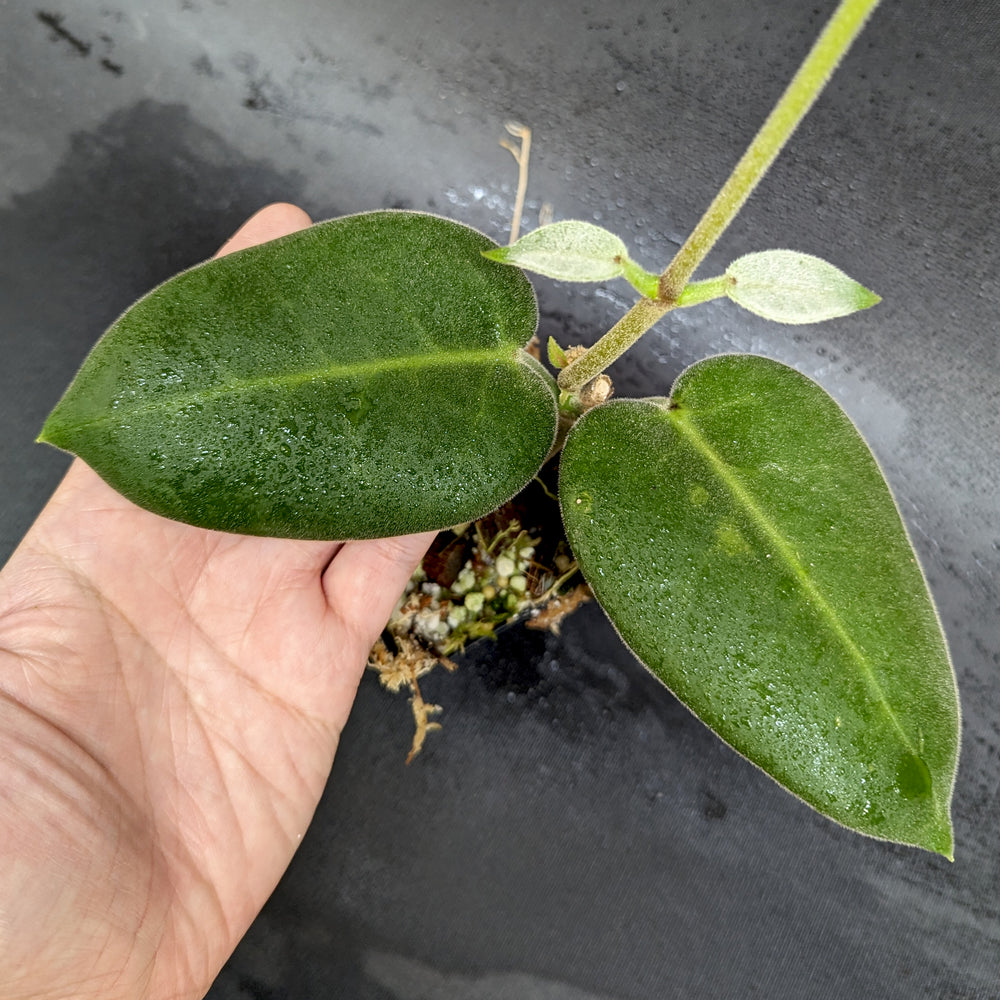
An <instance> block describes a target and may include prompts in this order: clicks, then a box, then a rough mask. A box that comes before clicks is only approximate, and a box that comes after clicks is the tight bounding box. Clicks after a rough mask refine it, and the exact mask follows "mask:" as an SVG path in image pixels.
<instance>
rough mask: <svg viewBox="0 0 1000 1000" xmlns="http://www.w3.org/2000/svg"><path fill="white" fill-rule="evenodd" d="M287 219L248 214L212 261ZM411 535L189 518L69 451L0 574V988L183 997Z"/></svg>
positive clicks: (313, 792) (255, 905) (281, 842)
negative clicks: (338, 533) (142, 498)
mask: <svg viewBox="0 0 1000 1000" xmlns="http://www.w3.org/2000/svg"><path fill="white" fill-rule="evenodd" d="M307 223H308V218H307V217H306V216H305V215H304V214H303V213H302V212H301V211H299V210H298V209H295V208H293V207H292V206H287V205H276V206H271V207H270V208H268V209H265V210H264V211H263V212H261V213H259V214H258V215H257V216H255V217H254V218H253V219H252V220H250V222H248V223H247V224H246V226H244V227H243V229H242V230H241V231H240V232H239V233H238V234H237V235H236V236H235V237H234V238H233V240H231V241H230V242H229V243H228V244H227V245H226V247H224V248H223V251H222V252H228V251H231V250H235V249H239V248H241V247H243V246H248V245H251V244H253V243H258V242H262V241H263V240H266V239H270V238H272V237H275V236H278V235H281V234H283V233H285V232H291V231H293V230H295V229H298V228H301V227H302V226H303V225H306V224H307ZM430 537H431V536H430V535H422V536H411V537H408V538H400V539H383V540H379V541H370V542H348V543H344V544H338V543H333V542H331V543H327V542H295V541H284V540H276V539H260V538H247V537H242V536H237V535H227V534H223V533H220V532H211V531H204V530H202V529H198V528H191V527H188V526H185V525H181V524H178V523H175V522H172V521H168V520H164V519H163V518H160V517H157V516H156V515H153V514H149V513H147V512H145V511H143V510H140V509H139V508H137V507H135V506H134V505H132V504H131V503H130V502H129V501H127V500H125V499H124V498H122V497H121V496H119V495H118V494H117V493H115V492H114V491H113V490H111V489H110V488H109V487H108V486H106V485H105V484H104V483H103V481H102V480H100V479H99V478H98V477H97V476H96V475H95V474H94V473H93V472H92V471H91V470H90V469H89V468H88V467H87V466H85V465H84V464H83V463H82V462H79V461H76V462H74V464H73V465H72V466H71V468H70V470H69V472H68V474H67V476H66V478H65V480H64V481H63V483H62V484H61V485H60V487H59V489H58V491H57V492H56V494H55V495H54V497H53V498H52V500H51V501H50V502H49V504H48V505H47V507H46V508H45V509H44V510H43V512H42V514H41V515H40V516H39V519H38V521H37V522H36V524H35V525H34V526H33V528H32V529H31V531H30V532H29V534H28V535H27V537H26V538H25V540H24V541H23V542H22V544H21V546H20V547H19V548H18V550H17V551H16V552H15V554H14V556H13V557H12V558H11V561H10V562H9V563H8V565H7V566H6V567H5V569H4V571H3V573H2V575H0V799H2V802H3V808H2V814H0V969H3V970H4V973H5V975H4V977H2V979H0V998H4V1000H6V998H8V997H26V996H31V997H33V998H42V997H50V996H51V997H70V996H72V997H90V996H93V997H101V998H117V997H138V996H143V997H150V998H160V997H171V998H173V997H177V998H180V997H200V996H202V995H203V994H204V992H205V991H206V990H207V988H208V986H209V985H210V983H211V981H212V979H213V977H214V976H215V974H216V973H217V972H218V969H219V968H220V966H221V965H222V963H223V962H224V961H225V959H226V957H227V956H228V955H229V953H230V952H231V951H232V949H233V947H234V946H235V945H236V943H237V941H238V940H239V938H240V937H241V936H242V934H243V933H244V931H245V930H246V928H247V927H248V925H249V924H250V922H251V921H252V919H253V917H254V916H255V915H256V913H257V912H258V910H259V909H260V907H261V906H262V905H263V903H264V901H265V900H266V898H267V896H268V895H269V893H270V892H271V890H272V889H273V888H274V885H275V884H276V882H277V880H278V878H279V877H280V875H281V873H282V872H283V871H284V869H285V867H286V866H287V864H288V862H289V860H290V858H291V856H292V854H293V852H294V851H295V848H296V846H297V844H298V842H299V840H300V839H301V837H302V834H303V833H304V832H305V829H306V827H307V826H308V824H309V821H310V819H311V817H312V814H313V811H314V809H315V807H316V803H317V802H318V800H319V797H320V794H321V792H322V790H323V786H324V783H325V781H326V778H327V775H328V773H329V769H330V765H331V763H332V761H333V755H334V752H335V750H336V747H337V741H338V738H339V734H340V732H341V729H342V728H343V725H344V723H345V722H346V719H347V716H348V713H349V711H350V707H351V704H352V702H353V700H354V695H355V692H356V689H357V684H358V681H359V679H360V676H361V672H362V670H363V667H364V663H365V660H366V657H367V653H368V650H369V649H370V647H371V644H372V642H373V641H374V639H375V637H376V636H377V635H378V633H379V631H380V629H381V628H382V626H383V625H384V623H385V620H386V619H387V617H388V616H389V614H390V612H391V610H392V607H393V604H394V603H395V601H396V599H397V597H398V595H399V593H400V591H401V589H402V587H403V585H404V584H405V581H406V579H407V578H408V577H409V575H410V573H411V572H412V569H413V567H414V565H415V564H416V562H417V561H418V560H419V558H420V556H421V555H422V553H423V551H424V549H425V548H426V546H427V544H428V543H429V541H430Z"/></svg>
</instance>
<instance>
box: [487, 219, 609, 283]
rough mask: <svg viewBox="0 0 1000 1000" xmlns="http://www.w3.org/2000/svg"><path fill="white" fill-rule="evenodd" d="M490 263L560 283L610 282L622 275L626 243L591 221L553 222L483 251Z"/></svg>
mask: <svg viewBox="0 0 1000 1000" xmlns="http://www.w3.org/2000/svg"><path fill="white" fill-rule="evenodd" d="M486 256H487V257H488V258H489V259H490V260H495V261H498V262H500V263H501V264H512V265H513V266H515V267H523V268H524V269H525V270H526V271H534V272H535V273H536V274H543V275H545V277H547V278H555V279H557V280H559V281H610V280H611V279H612V278H617V277H619V276H621V275H622V274H623V273H624V270H625V267H624V264H623V261H624V260H626V259H627V258H628V252H627V249H626V247H625V244H624V243H623V242H622V241H621V240H620V239H619V238H618V237H617V236H615V234H614V233H611V232H609V231H608V230H607V229H603V228H602V227H601V226H595V225H594V224H593V223H592V222H580V221H578V220H575V219H568V220H566V221H564V222H553V223H551V224H550V225H547V226H541V227H540V228H539V229H536V230H534V231H533V232H530V233H528V234H527V235H525V236H522V237H521V238H520V239H519V240H518V241H517V242H516V243H514V244H512V245H511V246H509V247H497V248H496V249H495V250H488V251H486Z"/></svg>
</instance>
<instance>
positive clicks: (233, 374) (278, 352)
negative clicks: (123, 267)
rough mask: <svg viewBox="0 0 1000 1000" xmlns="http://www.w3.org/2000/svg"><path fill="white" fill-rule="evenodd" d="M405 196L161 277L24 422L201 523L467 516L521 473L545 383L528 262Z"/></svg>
mask: <svg viewBox="0 0 1000 1000" xmlns="http://www.w3.org/2000/svg"><path fill="white" fill-rule="evenodd" d="M495 245H496V244H494V243H493V242H492V241H491V240H489V239H488V238H487V237H485V236H483V235H482V234H480V233H478V232H476V231H475V230H472V229H469V228H468V227H466V226H462V225H459V224H458V223H455V222H451V221H449V220H447V219H442V218H438V217H436V216H431V215H424V214H421V213H414V212H373V213H369V214H363V215H355V216H349V217H347V218H343V219H335V220H333V221H330V222H324V223H320V224H318V225H315V226H312V227H310V228H308V229H305V230H302V231H301V232H297V233H293V234H291V235H289V236H285V237H282V238H281V239H278V240H275V241H274V242H272V243H267V244H264V245H262V246H256V247H251V248H250V249H247V250H243V251H241V252H239V253H235V254H231V255H230V256H227V257H222V258H220V259H218V260H213V261H209V262H207V263H205V264H201V265H199V266H197V267H194V268H192V269H191V270H189V271H186V272H184V273H183V274H180V275H178V276H177V277H175V278H172V279H171V280H170V281H168V282H166V283H165V284H164V285H161V286H160V287H159V288H157V289H155V290H154V291H152V292H150V293H149V294H148V295H147V296H145V297H144V298H143V299H140V301H139V302H138V303H136V305H134V306H133V307H132V308H131V309H129V310H128V312H126V313H125V314H124V315H123V316H122V317H121V319H119V320H118V321H117V322H116V323H115V324H114V325H113V326H112V327H111V328H110V329H109V330H108V332H107V333H106V334H105V335H104V337H103V338H102V339H101V340H100V341H99V343H98V344H97V345H96V347H95V348H94V350H93V351H92V352H91V354H90V356H89V357H88V358H87V360H86V362H85V363H84V365H83V368H82V369H81V371H80V373H79V374H78V376H77V378H76V380H75V381H74V382H73V384H72V385H71V386H70V388H69V389H68V390H67V392H66V395H65V396H64V397H63V399H62V400H61V401H60V403H59V405H58V406H57V407H56V409H55V410H54V411H53V412H52V414H51V415H50V416H49V419H48V421H47V422H46V424H45V427H44V428H43V431H42V434H41V440H44V441H47V442H49V443H51V444H54V445H57V446H58V447H61V448H65V449H66V450H68V451H71V452H74V453H75V454H77V455H79V456H81V457H82V458H83V459H84V460H85V461H86V462H88V463H89V464H90V465H91V466H92V467H93V468H94V469H95V470H96V471H97V472H98V473H99V474H100V475H101V476H103V477H104V479H105V480H107V482H108V483H110V484H111V485H112V486H113V487H114V488H115V489H117V490H119V491H120V492H121V493H123V494H124V495H125V496H127V497H129V498H130V499H132V500H133V501H135V502H136V503H138V504H140V505H141V506H143V507H146V508H148V509H149V510H152V511H155V512H156V513H159V514H163V515H165V516H167V517H171V518H175V519H177V520H181V521H186V522H188V523H191V524H196V525H200V526H202V527H209V528H218V529H223V530H226V531H235V532H241V533H245V534H257V535H276V536H288V537H297V538H363V537H372V536H378V535H390V534H401V533H404V532H412V531H419V530H424V529H432V528H443V527H446V526H448V525H450V524H455V523H457V522H459V521H467V520H471V519H474V518H477V517H480V516H482V515H484V514H486V513H488V512H489V511H491V510H493V509H494V508H495V507H497V506H498V505H499V504H501V503H503V502H505V501H506V500H507V499H509V498H510V497H511V496H512V495H513V494H515V493H516V492H517V491H518V490H519V489H520V488H521V487H522V486H524V484H525V483H527V482H528V481H530V479H531V478H532V476H534V475H535V473H536V472H537V470H538V468H539V466H540V465H541V463H542V462H543V461H544V459H545V457H546V455H547V453H548V451H549V449H550V447H551V445H552V442H553V439H554V436H555V426H556V390H555V387H554V383H553V381H552V379H551V377H550V376H549V375H548V374H547V373H546V372H545V370H544V369H543V368H542V366H541V365H540V364H539V363H538V362H537V361H535V359H534V358H532V357H531V356H529V355H528V354H526V353H525V351H524V350H523V349H522V348H523V347H524V345H525V344H526V343H527V342H528V340H529V339H530V338H531V336H532V334H533V333H534V329H535V323H536V319H537V308H536V305H535V298H534V293H533V291H532V289H531V285H530V283H529V282H528V280H527V278H525V276H524V275H523V274H522V273H521V272H520V271H518V270H516V269H513V268H505V267H501V266H499V265H497V264H495V263H491V262H490V261H488V260H485V259H484V258H483V257H482V251H483V250H486V249H489V248H490V247H493V246H495Z"/></svg>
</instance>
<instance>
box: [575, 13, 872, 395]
mask: <svg viewBox="0 0 1000 1000" xmlns="http://www.w3.org/2000/svg"><path fill="white" fill-rule="evenodd" d="M878 3H879V0H841V2H840V3H839V5H838V6H837V9H836V10H835V11H834V12H833V15H832V16H831V17H830V20H829V21H828V22H827V25H826V27H825V28H824V29H823V32H822V34H821V35H820V36H819V38H818V39H817V40H816V43H815V44H814V45H813V47H812V49H811V50H810V51H809V54H808V55H807V56H806V58H805V61H804V62H803V63H802V65H801V66H800V67H799V70H798V72H797V73H796V74H795V76H794V77H793V78H792V80H791V82H790V83H789V84H788V87H787V88H786V89H785V92H784V94H782V96H781V99H780V100H779V101H778V103H777V104H776V105H775V107H774V109H773V110H772V111H771V113H770V114H769V115H768V117H767V119H766V121H765V122H764V124H763V125H762V126H761V128H760V131H758V133H757V135H756V136H755V137H754V140H753V142H751V143H750V146H749V148H748V149H747V151H746V152H745V153H744V154H743V156H742V158H741V159H740V161H739V163H737V164H736V166H735V167H734V168H733V172H732V173H731V174H730V176H729V179H728V180H727V181H726V183H725V184H724V185H723V187H722V189H721V190H720V191H719V193H718V194H717V195H716V196H715V199H714V201H713V202H712V204H711V205H709V207H708V209H707V210H706V212H705V214H704V215H703V216H702V217H701V220H700V221H699V222H698V224H697V225H696V226H695V228H694V230H693V231H692V233H691V235H690V236H689V237H688V238H687V240H686V241H685V243H684V245H683V246H682V247H681V248H680V250H679V251H678V252H677V254H676V256H675V257H674V259H673V260H672V261H671V262H670V264H669V266H668V267H667V269H666V270H665V271H664V272H663V274H662V275H661V276H660V282H659V289H658V295H657V297H656V299H641V300H640V301H639V302H637V303H636V304H635V305H634V306H633V307H632V309H631V310H629V312H628V313H626V314H625V315H624V316H623V317H622V318H621V319H620V320H619V321H618V322H617V323H616V324H615V325H614V326H613V327H612V328H611V329H610V330H609V331H608V332H607V333H606V334H605V335H604V336H603V337H602V338H601V339H600V340H599V341H598V342H597V343H596V344H594V346H593V347H591V348H590V350H588V351H587V353H586V354H584V355H582V356H581V357H580V358H578V359H577V360H576V361H574V362H573V363H572V364H571V365H569V366H567V367H566V368H564V369H563V370H562V372H560V374H559V387H560V388H561V389H563V390H564V391H566V392H576V391H578V390H579V389H580V388H581V387H582V386H584V385H586V384H587V383H588V382H589V381H590V380H591V379H593V378H594V377H595V376H597V375H599V374H600V373H601V372H602V371H604V369H605V368H607V367H608V366H609V365H610V364H611V363H612V362H613V361H615V360H616V359H617V358H619V357H620V356H621V355H622V354H624V353H625V351H627V350H628V348H629V347H631V346H632V344H634V343H635V342H636V341H637V340H638V339H639V337H641V336H642V335H643V334H644V333H645V332H646V331H647V330H648V329H649V328H650V327H651V326H652V325H653V324H654V323H655V322H656V321H657V320H658V319H660V318H661V317H662V316H664V315H665V314H666V313H668V312H669V311H670V310H671V309H674V308H676V307H677V305H678V300H679V299H680V297H681V293H682V292H683V291H684V289H685V287H686V286H687V283H688V281H689V280H690V278H691V275H692V274H694V272H695V269H696V268H697V267H698V265H699V264H700V263H701V262H702V261H703V260H704V259H705V257H706V255H707V254H708V252H709V251H710V250H711V249H712V247H713V246H714V245H715V242H716V240H718V238H719V237H720V236H721V235H722V234H723V232H725V230H726V227H727V226H728V225H729V224H730V223H731V222H732V221H733V219H734V218H735V217H736V215H737V213H738V212H739V210H740V209H741V208H742V207H743V205H744V203H745V202H746V200H747V198H749V197H750V195H751V193H752V192H753V190H754V188H755V187H756V186H757V185H758V184H759V183H760V181H761V178H762V177H763V176H764V174H765V173H767V170H768V168H769V167H770V166H771V164H772V163H773V162H774V159H775V157H776V156H777V155H778V153H779V152H781V149H782V147H783V146H784V145H785V143H786V142H788V139H789V138H790V137H791V135H792V133H793V132H794V131H795V129H796V127H797V126H798V124H799V122H800V121H802V119H803V118H804V117H805V115H806V113H807V112H808V111H809V109H810V108H811V107H812V105H813V103H814V102H815V101H816V98H817V97H819V95H820V94H821V93H822V91H823V88H824V86H825V85H826V83H827V81H828V80H829V79H830V76H831V75H832V74H833V71H834V70H835V69H836V68H837V65H838V64H839V63H840V61H841V59H843V57H844V55H845V54H846V53H847V50H848V49H849V48H850V47H851V44H852V43H853V41H854V39H855V38H857V36H858V34H859V32H860V31H861V29H862V28H863V27H864V25H865V22H866V21H867V20H868V18H869V16H870V15H871V13H872V11H874V9H875V8H876V7H877V6H878ZM685 304H686V303H685Z"/></svg>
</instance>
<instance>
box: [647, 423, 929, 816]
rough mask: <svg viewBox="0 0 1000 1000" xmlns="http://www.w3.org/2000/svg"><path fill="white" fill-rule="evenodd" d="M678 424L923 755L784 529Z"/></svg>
mask: <svg viewBox="0 0 1000 1000" xmlns="http://www.w3.org/2000/svg"><path fill="white" fill-rule="evenodd" d="M667 414H668V416H669V417H670V419H671V421H672V423H673V424H674V426H675V427H676V428H677V430H679V431H680V432H681V434H683V435H684V437H685V438H686V439H687V441H688V442H689V444H690V445H691V446H692V447H694V448H695V449H696V450H697V451H698V452H699V453H700V454H701V455H702V456H703V457H704V458H705V459H706V460H707V461H708V463H709V465H710V466H711V467H712V469H713V471H714V472H715V474H716V475H717V476H718V478H719V479H720V480H721V481H722V483H723V485H724V486H725V487H726V488H727V489H728V490H729V491H730V493H731V494H732V495H733V497H734V499H735V500H736V501H737V503H739V504H741V505H742V506H743V507H744V509H745V510H746V511H747V513H748V514H749V516H750V517H751V518H752V520H753V521H754V523H755V524H756V525H757V527H758V528H759V530H760V531H761V532H762V534H763V535H764V536H765V537H766V538H768V539H769V540H770V541H771V542H772V543H773V545H774V548H775V550H776V551H777V553H778V555H779V557H780V558H781V560H782V561H783V562H784V563H785V565H786V566H787V567H788V568H789V569H790V570H791V572H792V576H793V578H794V579H795V580H796V582H797V583H798V585H799V587H800V588H801V589H802V591H803V592H804V593H805V595H806V596H807V597H808V598H809V599H810V601H811V602H812V606H813V607H814V609H815V610H816V613H817V614H818V615H819V616H820V617H822V618H825V619H826V621H827V624H828V625H829V626H830V629H831V631H832V632H833V634H834V635H836V637H837V638H838V639H839V640H840V642H841V644H842V645H843V647H844V649H845V650H846V651H847V653H848V655H849V656H850V658H851V659H852V660H853V661H854V662H855V663H856V664H857V666H858V667H859V668H860V669H861V671H862V673H863V675H864V677H865V680H866V682H867V684H868V686H869V690H871V691H872V692H873V693H874V695H875V698H876V701H877V703H878V704H879V706H880V707H881V708H882V710H883V711H884V712H885V714H886V716H887V717H888V718H889V720H890V722H891V723H892V726H893V728H894V729H895V731H896V732H897V733H898V734H899V738H900V740H901V742H902V743H903V745H904V747H905V748H906V749H907V750H908V751H909V752H910V753H911V754H913V755H914V756H917V757H919V754H918V753H917V750H916V748H915V747H914V745H913V742H912V741H911V739H910V737H909V736H908V734H907V733H906V731H905V730H904V729H903V727H902V725H901V724H900V721H899V719H898V717H897V716H896V713H895V712H894V711H893V710H892V706H891V705H890V704H889V701H888V699H887V698H886V696H885V693H884V692H883V690H882V686H881V685H880V684H879V682H878V679H877V678H876V676H875V672H874V671H873V670H872V667H871V665H870V664H869V662H868V659H867V658H866V656H865V654H864V653H863V652H862V651H861V650H860V649H859V648H858V646H857V644H856V643H855V641H854V639H853V638H851V635H850V633H849V632H848V630H847V628H846V627H845V625H844V623H843V622H842V621H841V620H840V616H839V615H838V614H837V612H836V610H835V609H834V607H833V605H831V604H830V602H829V601H828V600H827V598H826V596H825V595H824V594H823V592H822V591H821V590H820V589H819V588H818V587H817V586H816V584H815V583H814V582H813V581H812V580H811V579H810V577H809V573H808V572H807V571H806V568H805V567H804V566H803V565H802V563H801V561H800V560H799V558H798V556H797V555H796V554H795V550H794V548H793V546H792V544H791V543H790V542H789V541H788V539H787V538H785V536H784V535H783V534H782V533H781V531H780V529H779V528H778V527H777V525H775V524H774V522H773V521H772V520H771V519H770V518H769V517H768V516H767V514H765V513H764V511H763V510H762V509H761V507H760V506H759V505H758V504H757V502H756V501H755V500H754V498H753V496H752V495H751V494H750V491H749V490H747V489H746V488H745V487H744V486H743V484H742V483H741V482H740V480H739V478H738V477H737V476H736V475H735V474H734V472H733V471H732V468H731V467H730V465H729V464H728V463H727V462H726V461H725V460H724V459H723V458H722V457H721V456H720V455H719V453H718V452H717V451H716V450H715V449H714V448H713V447H712V446H711V444H709V442H708V441H707V440H706V439H705V437H704V436H703V435H702V434H701V432H700V431H699V430H698V428H697V427H696V426H695V425H694V424H693V422H692V421H691V420H690V419H689V416H688V412H687V411H686V410H685V409H683V408H679V407H678V408H674V409H670V410H668V411H667ZM931 799H932V801H933V803H934V810H935V812H936V813H938V814H939V815H940V803H939V800H938V796H937V789H936V783H934V782H932V783H931Z"/></svg>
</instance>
